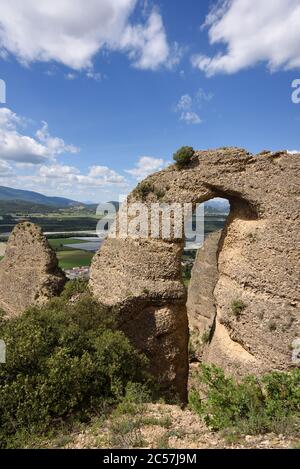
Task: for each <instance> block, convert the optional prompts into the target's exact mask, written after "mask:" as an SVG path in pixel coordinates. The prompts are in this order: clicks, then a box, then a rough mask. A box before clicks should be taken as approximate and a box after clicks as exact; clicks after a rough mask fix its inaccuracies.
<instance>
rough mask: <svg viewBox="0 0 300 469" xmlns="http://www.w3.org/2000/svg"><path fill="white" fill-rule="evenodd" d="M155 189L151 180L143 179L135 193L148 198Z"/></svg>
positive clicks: (142, 197)
mask: <svg viewBox="0 0 300 469" xmlns="http://www.w3.org/2000/svg"><path fill="white" fill-rule="evenodd" d="M154 191H155V187H154V185H153V184H151V183H150V182H148V181H142V182H140V183H139V184H138V185H137V187H136V188H135V190H134V194H135V195H136V196H137V197H139V198H141V199H142V200H144V199H146V197H147V196H148V195H149V194H151V193H154Z"/></svg>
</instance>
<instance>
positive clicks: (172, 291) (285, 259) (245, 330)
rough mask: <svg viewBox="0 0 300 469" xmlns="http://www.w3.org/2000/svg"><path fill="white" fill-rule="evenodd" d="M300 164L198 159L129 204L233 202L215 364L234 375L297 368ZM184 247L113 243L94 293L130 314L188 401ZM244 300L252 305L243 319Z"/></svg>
mask: <svg viewBox="0 0 300 469" xmlns="http://www.w3.org/2000/svg"><path fill="white" fill-rule="evenodd" d="M299 163H300V155H291V154H288V153H286V152H277V153H272V152H263V153H261V154H259V155H256V156H253V155H251V154H250V153H248V152H246V151H245V150H242V149H236V148H229V149H228V148H227V149H219V150H215V151H202V152H196V153H195V156H194V157H193V159H192V161H191V162H190V164H189V166H188V167H186V168H185V169H183V170H178V169H177V168H176V167H175V166H171V167H169V168H167V169H165V170H163V171H161V172H159V173H157V174H154V175H152V176H150V177H149V178H147V188H148V189H147V191H145V190H144V191H140V190H136V191H134V192H133V194H131V196H130V197H129V202H131V201H134V200H138V199H142V200H145V201H146V202H147V203H148V204H149V203H150V202H158V201H159V202H165V203H168V202H169V203H173V202H179V203H183V202H193V203H199V202H204V201H206V200H209V199H212V198H214V197H223V198H227V199H228V200H229V201H230V205H231V212H230V215H229V218H228V223H227V226H226V228H225V230H224V231H223V234H222V238H221V240H220V243H219V248H218V266H217V269H218V280H217V283H216V285H215V288H214V299H215V321H214V331H213V334H212V337H211V338H210V339H211V340H210V344H209V346H208V347H207V350H206V353H205V359H206V360H207V361H210V362H213V363H216V364H217V365H220V366H222V367H223V368H225V370H227V371H229V372H232V373H234V374H243V373H247V372H254V373H262V372H265V371H267V370H271V369H279V370H283V369H288V368H289V367H291V366H293V362H292V358H291V344H292V342H293V341H294V340H295V338H296V337H299V334H300V331H299V321H300V317H299V316H300V313H299V241H300V239H299V232H300V230H299V202H300V192H299V178H300V167H299ZM144 187H145V186H144ZM149 187H151V188H152V189H151V191H149ZM182 247H183V240H176V241H175V240H174V241H172V242H171V241H166V240H163V239H156V240H154V239H149V240H141V239H132V238H130V237H127V238H126V239H108V240H107V241H106V242H105V244H104V246H103V248H102V250H101V253H98V254H97V255H96V256H95V258H94V261H93V265H92V270H91V281H90V287H91V289H92V291H93V292H94V294H95V296H96V297H97V298H98V299H99V300H100V301H101V302H103V303H104V304H108V305H113V306H117V307H118V308H119V309H120V311H121V316H122V318H123V327H124V329H126V330H127V331H128V333H129V335H130V336H131V338H132V340H133V341H134V342H135V343H137V344H138V346H139V347H140V348H141V349H142V350H144V351H145V352H146V353H147V354H148V356H149V358H150V361H151V366H152V370H153V372H154V373H155V374H156V376H157V377H158V378H159V379H160V380H161V381H162V382H163V383H164V384H165V385H166V386H169V387H171V386H174V387H175V388H176V389H177V391H178V392H179V394H180V395H181V397H182V398H184V395H185V390H186V381H187V374H188V359H187V342H188V328H187V314H186V291H185V288H184V286H183V283H182V278H181V262H180V261H181V254H182ZM235 301H238V302H239V303H242V304H243V305H244V306H243V308H242V311H240V313H239V314H237V313H236V311H235V309H234V308H233V306H232V305H233V302H235ZM199 333H200V334H201V333H202V331H199Z"/></svg>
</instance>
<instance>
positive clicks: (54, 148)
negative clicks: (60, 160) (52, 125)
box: [36, 122, 79, 155]
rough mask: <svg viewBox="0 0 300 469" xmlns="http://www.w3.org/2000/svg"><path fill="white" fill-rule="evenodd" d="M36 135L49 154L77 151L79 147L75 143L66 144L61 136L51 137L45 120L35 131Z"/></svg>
mask: <svg viewBox="0 0 300 469" xmlns="http://www.w3.org/2000/svg"><path fill="white" fill-rule="evenodd" d="M36 137H37V139H38V140H39V141H40V142H41V143H43V144H44V145H45V146H46V148H47V149H48V151H49V153H50V155H60V154H62V153H78V152H79V148H77V147H75V145H67V144H66V143H65V142H64V140H63V139H62V138H59V137H51V135H50V133H49V128H48V124H47V122H43V126H42V128H41V129H40V130H38V131H37V132H36Z"/></svg>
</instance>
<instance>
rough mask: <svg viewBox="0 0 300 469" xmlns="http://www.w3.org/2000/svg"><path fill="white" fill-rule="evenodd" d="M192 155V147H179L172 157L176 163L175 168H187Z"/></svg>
mask: <svg viewBox="0 0 300 469" xmlns="http://www.w3.org/2000/svg"><path fill="white" fill-rule="evenodd" d="M194 154H195V151H194V149H193V148H192V147H181V148H180V149H179V150H178V151H177V152H176V153H174V155H173V160H174V161H175V162H176V166H177V168H179V169H182V168H184V167H185V166H187V165H188V164H189V163H190V161H191V159H192V157H193V156H194Z"/></svg>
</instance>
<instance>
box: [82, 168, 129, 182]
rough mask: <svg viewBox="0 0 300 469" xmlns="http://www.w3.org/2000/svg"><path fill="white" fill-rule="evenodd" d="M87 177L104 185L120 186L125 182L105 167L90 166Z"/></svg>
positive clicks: (121, 177)
mask: <svg viewBox="0 0 300 469" xmlns="http://www.w3.org/2000/svg"><path fill="white" fill-rule="evenodd" d="M88 176H89V177H91V178H94V179H100V180H102V181H103V182H105V183H106V184H107V183H108V184H121V183H123V182H125V178H124V177H123V176H121V175H120V174H118V173H117V172H116V171H114V170H112V169H110V168H108V167H107V166H92V167H91V168H90V170H89V174H88Z"/></svg>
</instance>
